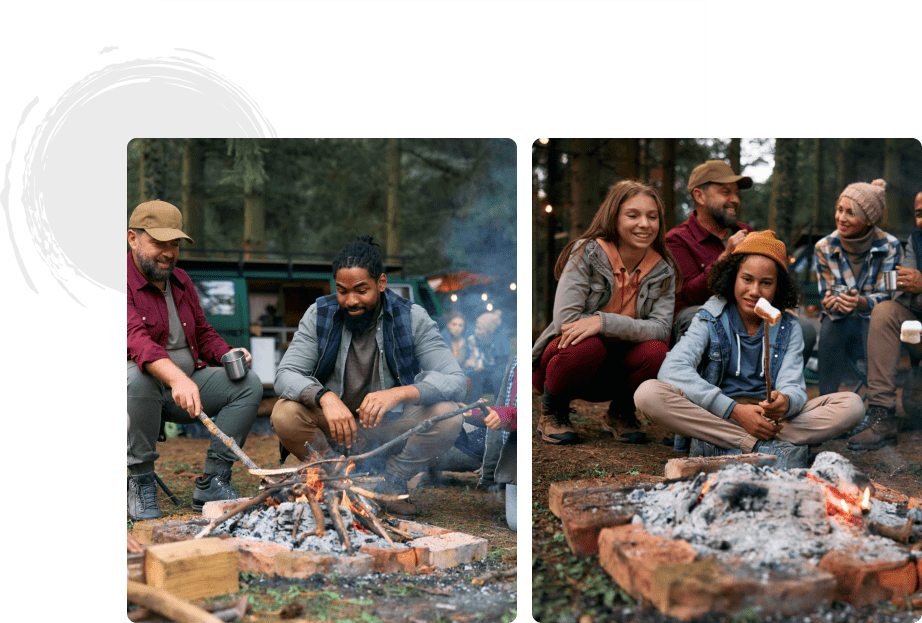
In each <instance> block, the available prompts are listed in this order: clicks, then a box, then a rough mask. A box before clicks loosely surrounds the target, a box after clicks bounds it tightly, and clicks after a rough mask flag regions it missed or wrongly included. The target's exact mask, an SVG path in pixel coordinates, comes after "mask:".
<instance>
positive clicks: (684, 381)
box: [634, 231, 864, 468]
mask: <svg viewBox="0 0 922 623" xmlns="http://www.w3.org/2000/svg"><path fill="white" fill-rule="evenodd" d="M787 265H788V255H787V250H786V248H785V246H784V243H783V242H781V241H780V240H776V239H775V234H774V232H772V231H761V232H751V233H749V234H748V235H747V236H746V238H745V239H744V240H743V241H742V242H740V243H739V244H738V245H737V246H736V248H735V249H734V250H733V253H731V254H730V255H729V256H728V257H726V258H724V259H723V260H720V261H718V262H716V263H715V264H714V265H713V267H712V268H711V271H710V274H709V277H708V287H709V288H710V290H711V292H713V293H714V296H712V297H711V298H710V299H708V300H707V302H706V303H705V304H704V305H703V306H702V307H701V309H700V310H699V311H698V315H697V316H696V317H695V319H694V320H693V321H692V324H691V326H690V327H689V329H688V332H687V333H686V334H685V335H684V336H683V337H682V339H681V340H679V342H678V343H677V344H676V345H675V347H674V348H673V349H672V351H670V352H669V354H668V355H667V356H666V360H665V361H664V362H663V365H662V367H661V368H660V371H659V376H658V379H657V380H651V381H647V382H646V383H644V384H643V385H641V386H640V388H639V389H638V390H637V393H636V394H634V401H635V402H636V403H637V409H638V410H639V411H640V412H641V413H642V414H644V415H646V416H647V417H649V418H650V419H652V420H653V421H655V422H658V423H660V424H662V425H663V426H665V427H666V428H668V429H669V430H671V431H674V432H676V433H678V434H680V435H684V436H686V437H691V438H692V443H691V451H690V456H719V455H724V454H741V453H749V452H763V453H767V454H774V455H776V456H777V457H778V466H779V467H782V468H793V467H807V466H808V465H809V462H810V449H809V444H814V443H821V442H823V441H826V440H828V439H832V438H834V437H836V436H838V435H839V434H841V433H843V432H844V431H847V430H849V429H850V428H851V427H852V426H854V425H855V424H856V423H858V422H859V421H860V420H861V416H862V415H863V413H864V405H863V403H862V401H861V398H859V397H858V396H857V395H856V394H853V393H851V392H841V393H836V394H831V395H827V396H820V397H819V398H815V399H813V400H810V401H807V390H806V384H805V383H804V376H803V369H804V361H803V336H802V335H801V329H800V325H798V324H797V322H796V321H795V319H794V317H793V316H792V315H791V314H790V313H788V312H782V313H781V318H780V320H779V321H778V322H777V323H776V324H775V325H774V326H769V325H768V324H767V323H766V322H763V320H762V319H761V318H760V317H759V316H758V314H757V313H756V310H755V308H756V304H757V303H758V301H759V299H761V298H764V299H765V300H767V301H769V302H770V303H771V305H772V306H773V307H776V308H777V309H778V310H783V309H788V308H793V307H796V306H797V304H798V301H799V299H800V292H799V291H798V289H797V286H796V284H795V283H794V280H793V279H791V277H790V275H789V274H788V268H787ZM766 330H767V331H768V341H769V353H768V355H769V357H768V359H769V366H768V374H769V379H770V380H771V387H772V392H771V395H770V396H767V395H766V382H765V333H764V332H765V331H766Z"/></svg>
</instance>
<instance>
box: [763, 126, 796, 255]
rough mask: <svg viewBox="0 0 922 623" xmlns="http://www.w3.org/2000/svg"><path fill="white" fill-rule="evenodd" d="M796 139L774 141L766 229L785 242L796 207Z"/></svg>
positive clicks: (789, 235) (789, 237)
mask: <svg viewBox="0 0 922 623" xmlns="http://www.w3.org/2000/svg"><path fill="white" fill-rule="evenodd" d="M796 173H797V139H786V138H779V139H777V140H776V141H775V168H774V170H773V171H772V193H771V197H770V199H769V202H768V228H769V229H771V230H774V232H775V234H777V237H778V238H779V239H781V240H784V241H786V242H790V239H791V223H792V217H793V214H794V210H795V209H796V207H797V174H796Z"/></svg>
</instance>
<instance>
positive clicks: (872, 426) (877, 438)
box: [845, 405, 900, 452]
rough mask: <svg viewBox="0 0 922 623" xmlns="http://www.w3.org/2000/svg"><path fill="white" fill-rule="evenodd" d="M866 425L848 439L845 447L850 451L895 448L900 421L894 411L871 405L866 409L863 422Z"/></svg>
mask: <svg viewBox="0 0 922 623" xmlns="http://www.w3.org/2000/svg"><path fill="white" fill-rule="evenodd" d="M865 420H867V421H868V425H867V426H866V427H865V428H863V429H862V430H860V431H859V432H858V433H856V434H854V435H852V436H851V437H849V439H848V443H846V444H845V447H846V448H847V449H849V450H852V451H859V452H860V451H863V450H878V449H880V448H883V447H884V446H895V445H896V438H897V434H898V433H899V432H900V426H899V424H900V421H899V419H898V418H897V417H896V410H895V409H887V408H886V407H879V406H877V405H873V406H870V407H868V410H867V411H866V412H865V414H864V420H862V423H863V422H864V421H865Z"/></svg>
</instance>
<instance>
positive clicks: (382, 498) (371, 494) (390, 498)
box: [347, 487, 410, 502]
mask: <svg viewBox="0 0 922 623" xmlns="http://www.w3.org/2000/svg"><path fill="white" fill-rule="evenodd" d="M347 490H348V491H352V492H353V493H358V494H359V495H364V496H365V497H366V498H369V499H372V500H374V501H375V502H396V501H398V500H406V499H407V498H409V497H410V494H409V493H401V494H400V495H387V494H384V493H377V492H376V491H368V490H367V489H363V488H361V487H347Z"/></svg>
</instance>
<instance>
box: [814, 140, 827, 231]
mask: <svg viewBox="0 0 922 623" xmlns="http://www.w3.org/2000/svg"><path fill="white" fill-rule="evenodd" d="M823 146H824V145H823V139H821V138H817V139H814V140H813V148H814V152H815V154H816V166H815V167H814V169H813V173H814V174H813V189H814V190H813V216H812V217H811V218H812V222H811V223H810V233H811V234H812V233H814V232H817V233H819V231H821V230H822V228H823V223H824V222H825V220H824V217H825V214H824V209H823V208H824V206H825V203H824V199H825V197H824V196H823V180H824V179H826V176H825V174H824V169H825V167H824V162H823V160H824V153H823Z"/></svg>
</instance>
